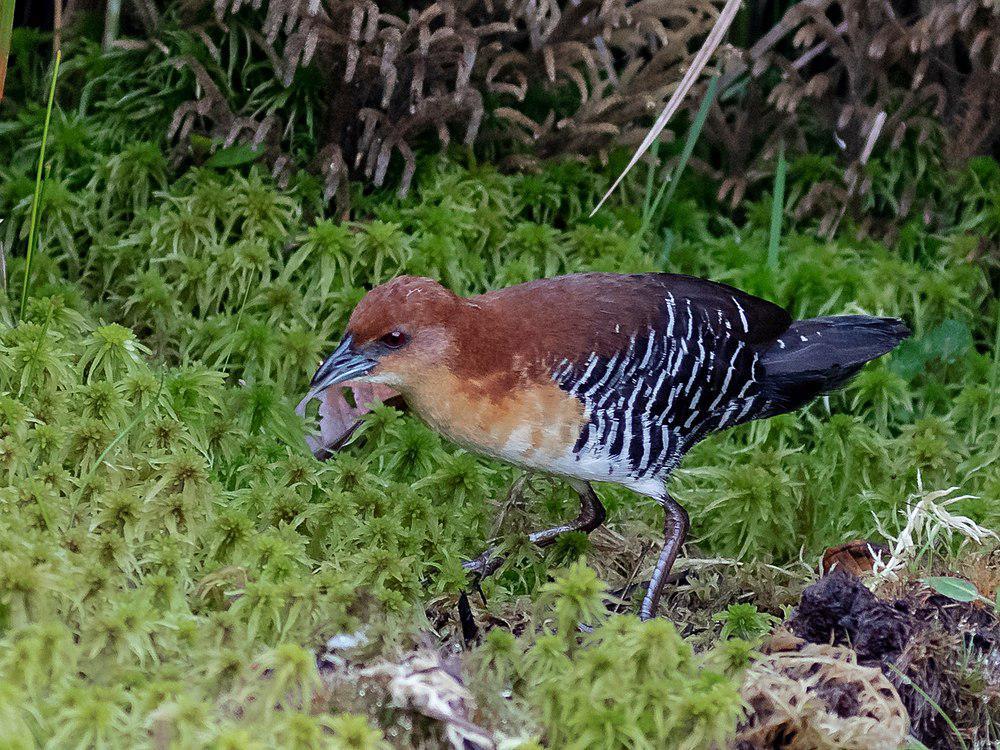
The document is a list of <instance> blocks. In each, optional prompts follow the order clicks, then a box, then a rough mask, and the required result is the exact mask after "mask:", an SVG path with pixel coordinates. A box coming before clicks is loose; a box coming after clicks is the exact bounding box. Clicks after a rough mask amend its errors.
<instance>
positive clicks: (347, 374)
mask: <svg viewBox="0 0 1000 750" xmlns="http://www.w3.org/2000/svg"><path fill="white" fill-rule="evenodd" d="M375 365H376V361H375V360H374V359H371V358H370V357H366V356H365V355H364V354H361V353H359V352H358V351H357V350H356V349H355V348H354V339H353V338H352V337H351V335H350V334H348V335H347V336H344V340H343V341H341V342H340V346H338V347H337V348H336V349H335V350H334V352H333V354H331V355H330V356H329V357H327V358H326V360H325V361H324V362H323V364H321V365H320V366H319V369H318V370H316V374H315V375H313V379H312V382H311V383H310V384H309V386H310V391H309V396H308V397H307V398H311V397H313V396H316V395H319V394H320V393H322V392H323V391H325V390H326V389H327V388H329V387H330V386H332V385H337V383H343V382H344V381H347V380H350V379H351V378H356V377H359V376H361V375H365V374H367V373H368V372H370V371H371V369H372V368H373V367H374V366H375Z"/></svg>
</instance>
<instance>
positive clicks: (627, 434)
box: [552, 282, 908, 494]
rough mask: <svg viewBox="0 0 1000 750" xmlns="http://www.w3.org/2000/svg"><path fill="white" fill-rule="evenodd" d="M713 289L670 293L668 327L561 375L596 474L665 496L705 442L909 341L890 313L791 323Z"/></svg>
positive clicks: (663, 319) (580, 442) (558, 370)
mask: <svg viewBox="0 0 1000 750" xmlns="http://www.w3.org/2000/svg"><path fill="white" fill-rule="evenodd" d="M687 283H690V282H687ZM703 283H704V285H705V287H704V290H699V291H703V293H701V294H698V295H697V296H691V295H687V296H682V295H681V294H674V293H673V291H671V290H669V289H668V290H666V291H665V293H664V294H663V298H662V302H661V303H660V309H659V315H658V316H657V324H654V325H653V326H650V327H649V328H647V329H646V330H642V331H636V332H635V333H634V334H633V335H632V336H631V337H630V338H629V339H628V345H627V347H626V348H624V349H622V350H620V351H618V352H615V353H614V354H612V355H611V356H599V355H597V354H590V355H589V356H588V357H586V359H584V360H583V361H581V362H569V361H566V360H563V361H562V362H560V363H559V364H558V366H556V367H555V368H554V370H553V372H552V377H553V379H554V380H555V381H556V383H558V384H559V386H560V387H561V388H562V389H564V390H565V391H567V392H568V393H569V394H571V395H572V396H574V397H576V398H578V399H580V401H581V402H582V403H583V405H584V407H585V410H586V414H587V419H588V421H587V423H586V424H585V426H584V427H583V429H582V430H581V432H580V435H579V437H578V439H577V441H576V444H575V445H574V446H573V453H574V457H575V459H576V461H578V462H581V463H584V464H587V465H589V466H590V467H592V472H591V476H592V477H593V478H594V479H599V478H600V476H599V474H601V473H602V472H603V473H605V476H604V478H606V479H608V480H610V481H619V482H623V483H626V484H629V485H631V486H633V487H634V488H635V489H638V490H639V491H644V492H647V493H648V494H655V492H651V491H650V488H652V487H653V486H654V485H657V484H660V483H662V481H663V479H664V478H665V477H666V476H667V475H668V474H669V473H670V471H671V470H673V469H674V468H675V467H676V466H677V464H678V463H679V461H680V459H681V457H682V456H683V455H684V454H685V453H686V452H687V451H688V450H689V449H690V448H691V447H692V446H693V445H694V444H695V443H697V442H698V441H699V440H701V439H703V438H704V437H706V436H707V435H709V434H711V433H713V432H717V431H719V430H724V429H727V428H729V427H733V426H735V425H738V424H742V423H745V422H748V421H751V420H753V419H758V418H762V417H768V416H773V415H775V414H780V413H784V412H786V411H790V410H792V409H796V408H798V407H799V406H802V405H803V404H805V403H807V402H808V401H810V400H812V399H813V398H815V397H816V396H818V395H820V394H822V393H826V392H829V391H830V390H833V389H835V388H838V387H840V386H842V385H844V384H845V383H846V382H847V381H848V380H849V379H850V378H851V377H852V376H853V375H854V374H856V373H857V371H858V370H859V369H860V368H861V366H862V365H863V364H864V363H865V362H867V361H869V360H871V359H874V358H875V357H878V356H881V355H882V354H884V353H886V352H888V351H890V350H891V349H892V348H893V347H894V346H895V345H896V344H897V343H898V342H899V341H900V340H901V339H902V338H905V336H906V335H908V331H907V330H906V327H905V326H904V325H903V324H902V323H901V322H900V321H897V320H895V319H890V318H871V317H868V316H839V317H829V318H815V319H812V320H804V321H797V322H790V319H789V318H787V317H785V319H784V320H783V321H782V320H781V319H780V316H776V315H775V314H774V313H773V312H772V311H773V310H777V311H780V313H782V314H783V315H784V316H787V313H785V312H784V311H783V310H781V308H777V307H776V306H773V305H771V304H770V303H766V302H765V301H763V300H757V299H756V298H752V297H750V296H749V295H745V294H742V293H739V292H736V290H731V289H730V288H729V287H726V286H723V285H718V284H712V283H711V282H703ZM704 292H707V293H704ZM730 292H735V293H733V294H731V293H730ZM741 300H742V303H741ZM749 302H753V303H754V304H753V305H751V304H749ZM757 303H760V304H757ZM762 317H763V318H764V319H761V318H762ZM775 318H778V319H777V320H776V319H775ZM789 323H790V324H789ZM754 326H757V330H756V331H755V330H754ZM762 332H763V335H761V334H762ZM778 334H780V335H778Z"/></svg>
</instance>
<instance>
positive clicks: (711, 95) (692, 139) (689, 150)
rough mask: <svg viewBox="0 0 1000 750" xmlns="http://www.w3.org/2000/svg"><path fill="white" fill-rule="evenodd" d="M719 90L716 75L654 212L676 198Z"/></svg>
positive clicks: (711, 80)
mask: <svg viewBox="0 0 1000 750" xmlns="http://www.w3.org/2000/svg"><path fill="white" fill-rule="evenodd" d="M718 89H719V75H718V74H716V75H714V76H712V78H711V79H710V80H709V82H708V88H707V89H705V95H704V96H703V97H702V98H701V104H700V105H699V107H698V113H697V114H696V115H695V118H694V122H693V123H691V128H690V129H689V130H688V134H687V140H685V141H684V148H683V150H682V151H681V158H680V160H679V161H678V162H677V167H676V168H675V169H674V173H673V174H672V175H671V176H670V182H667V183H664V184H663V185H662V186H661V187H660V194H659V195H657V197H656V202H655V203H654V204H653V212H654V213H655V212H656V211H658V210H659V208H660V201H661V198H662V201H663V204H664V205H669V204H670V199H671V198H673V197H674V192H675V191H676V190H677V183H678V182H680V179H681V175H682V174H684V169H685V167H687V163H688V160H689V159H690V158H691V154H693V153H694V147H695V144H697V143H698V136H700V135H701V129H702V128H703V127H704V126H705V120H707V119H708V111H709V110H710V109H711V108H712V102H714V101H715V95H716V93H717V92H718ZM664 188H666V193H665V194H664Z"/></svg>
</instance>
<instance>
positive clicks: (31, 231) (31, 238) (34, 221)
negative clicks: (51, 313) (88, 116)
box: [17, 51, 62, 321]
mask: <svg viewBox="0 0 1000 750" xmlns="http://www.w3.org/2000/svg"><path fill="white" fill-rule="evenodd" d="M60 60H62V52H61V51H57V52H56V62H55V66H54V67H53V68H52V83H51V85H50V86H49V103H48V107H47V108H46V110H45V125H44V126H43V127H42V145H41V147H40V148H39V149H38V171H37V172H36V173H35V197H34V199H33V200H32V201H31V222H30V224H29V225H28V254H27V256H26V257H25V260H24V280H23V283H22V284H21V311H20V312H19V313H18V316H17V319H18V321H20V320H23V319H24V306H25V305H26V304H27V302H28V280H29V278H30V277H31V256H32V255H33V254H34V250H35V236H36V235H37V231H36V230H37V227H38V204H39V202H40V200H41V195H42V182H43V180H42V168H43V166H44V165H45V144H46V143H48V140H49V122H50V121H51V120H52V102H53V101H55V98H56V80H57V79H58V78H59V62H60Z"/></svg>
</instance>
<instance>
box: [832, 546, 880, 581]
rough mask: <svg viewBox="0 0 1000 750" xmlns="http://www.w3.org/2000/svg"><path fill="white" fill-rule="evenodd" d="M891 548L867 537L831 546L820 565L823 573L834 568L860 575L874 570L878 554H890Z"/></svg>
mask: <svg viewBox="0 0 1000 750" xmlns="http://www.w3.org/2000/svg"><path fill="white" fill-rule="evenodd" d="M888 553H889V550H888V549H887V548H886V547H885V545H883V544H876V543H874V542H869V541H867V540H865V539H856V540H854V541H851V542H845V543H844V544H839V545H837V546H836V547H830V548H829V549H827V550H826V552H824V553H823V563H822V565H821V567H820V569H821V571H822V573H823V575H826V574H827V573H829V572H830V571H832V570H833V569H834V568H840V569H841V570H843V571H845V572H847V573H850V574H851V575H852V576H856V577H860V576H863V575H866V574H868V573H871V572H872V567H873V566H874V564H875V556H876V555H879V554H881V555H888Z"/></svg>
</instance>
